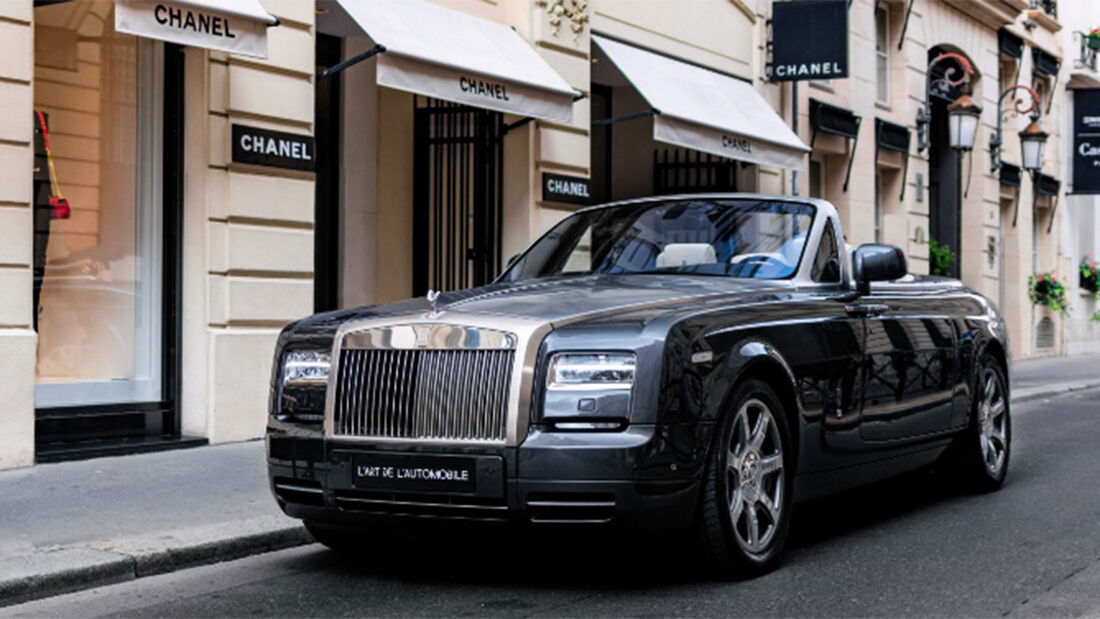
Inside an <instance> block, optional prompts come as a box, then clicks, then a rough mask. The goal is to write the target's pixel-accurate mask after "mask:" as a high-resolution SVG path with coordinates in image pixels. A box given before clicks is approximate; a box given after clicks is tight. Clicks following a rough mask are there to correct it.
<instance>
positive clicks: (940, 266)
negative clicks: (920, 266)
mask: <svg viewBox="0 0 1100 619" xmlns="http://www.w3.org/2000/svg"><path fill="white" fill-rule="evenodd" d="M928 262H929V264H930V265H931V271H932V275H942V276H944V277H950V276H951V265H953V264H955V252H953V251H951V248H950V247H948V246H947V244H945V243H937V242H936V239H928Z"/></svg>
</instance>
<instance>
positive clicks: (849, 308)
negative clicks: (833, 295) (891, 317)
mask: <svg viewBox="0 0 1100 619" xmlns="http://www.w3.org/2000/svg"><path fill="white" fill-rule="evenodd" d="M889 310H890V306H889V305H884V304H882V303H856V304H853V305H845V306H844V311H845V312H848V315H849V316H851V317H853V318H872V317H874V316H879V315H881V314H885V313H886V312H887V311H889Z"/></svg>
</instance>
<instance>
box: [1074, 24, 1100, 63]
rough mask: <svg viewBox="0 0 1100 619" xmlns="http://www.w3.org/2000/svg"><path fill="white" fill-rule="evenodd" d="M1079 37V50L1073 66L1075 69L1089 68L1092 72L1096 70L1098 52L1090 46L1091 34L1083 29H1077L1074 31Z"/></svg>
mask: <svg viewBox="0 0 1100 619" xmlns="http://www.w3.org/2000/svg"><path fill="white" fill-rule="evenodd" d="M1073 34H1074V35H1076V37H1077V44H1078V45H1077V46H1078V48H1079V50H1080V51H1079V52H1078V55H1077V58H1076V59H1075V60H1074V61H1073V67H1074V68H1075V69H1089V70H1090V71H1092V72H1094V73H1095V72H1096V52H1097V51H1098V50H1095V49H1093V48H1091V47H1089V35H1087V34H1085V33H1084V32H1081V31H1075V32H1074V33H1073Z"/></svg>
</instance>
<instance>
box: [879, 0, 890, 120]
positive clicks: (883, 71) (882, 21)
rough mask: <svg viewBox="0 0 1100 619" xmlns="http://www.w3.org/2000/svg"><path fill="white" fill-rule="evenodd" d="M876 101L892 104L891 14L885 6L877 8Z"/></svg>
mask: <svg viewBox="0 0 1100 619" xmlns="http://www.w3.org/2000/svg"><path fill="white" fill-rule="evenodd" d="M875 101H876V102H878V103H881V104H883V105H889V103H890V12H889V9H888V8H887V7H886V6H884V5H879V6H878V7H876V8H875Z"/></svg>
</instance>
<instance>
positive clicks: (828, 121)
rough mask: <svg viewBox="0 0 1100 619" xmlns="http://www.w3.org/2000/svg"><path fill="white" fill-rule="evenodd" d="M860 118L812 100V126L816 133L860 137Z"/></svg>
mask: <svg viewBox="0 0 1100 619" xmlns="http://www.w3.org/2000/svg"><path fill="white" fill-rule="evenodd" d="M859 122H860V117H859V116H856V115H855V114H853V113H852V111H851V110H846V109H844V108H842V107H837V106H835V105H830V104H828V103H825V102H824V101H818V100H817V99H810V125H811V126H812V127H813V129H814V131H820V132H821V133H829V134H832V135H839V136H841V137H845V138H854V137H856V136H857V135H859Z"/></svg>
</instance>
